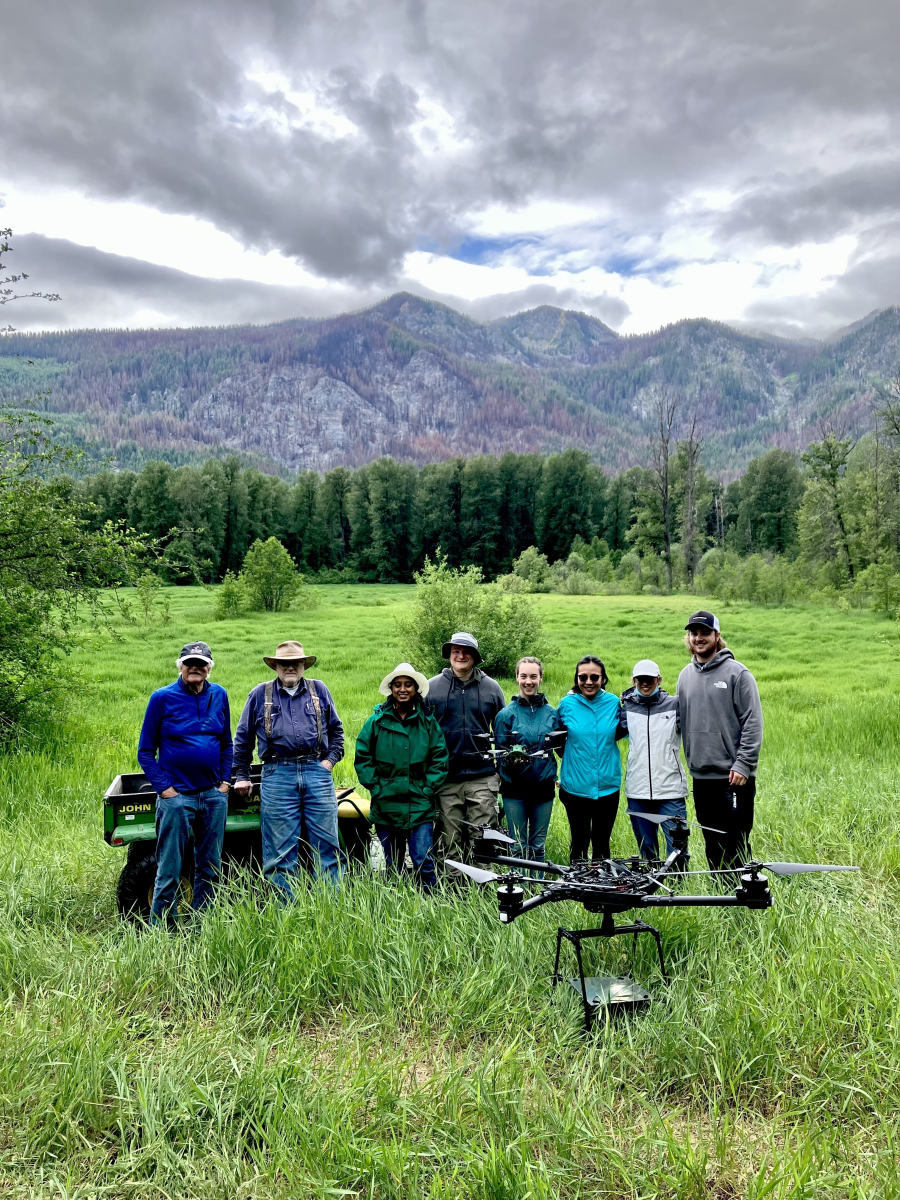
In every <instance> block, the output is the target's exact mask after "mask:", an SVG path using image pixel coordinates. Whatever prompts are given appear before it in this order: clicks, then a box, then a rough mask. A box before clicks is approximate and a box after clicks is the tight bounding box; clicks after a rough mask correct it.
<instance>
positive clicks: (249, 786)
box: [234, 779, 253, 796]
mask: <svg viewBox="0 0 900 1200" xmlns="http://www.w3.org/2000/svg"><path fill="white" fill-rule="evenodd" d="M234 790H235V791H236V792H237V794H238V795H239V796H249V795H250V793H251V792H252V791H253V780H252V779H239V780H238V781H237V782H236V783H235V785H234Z"/></svg>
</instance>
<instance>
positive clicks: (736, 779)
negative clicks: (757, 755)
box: [728, 769, 747, 787]
mask: <svg viewBox="0 0 900 1200" xmlns="http://www.w3.org/2000/svg"><path fill="white" fill-rule="evenodd" d="M728 782H729V783H730V784H731V786H732V787H743V785H744V784H745V783H746V782H747V776H746V775H742V774H741V773H740V771H735V770H733V769H732V770H731V771H729V772H728Z"/></svg>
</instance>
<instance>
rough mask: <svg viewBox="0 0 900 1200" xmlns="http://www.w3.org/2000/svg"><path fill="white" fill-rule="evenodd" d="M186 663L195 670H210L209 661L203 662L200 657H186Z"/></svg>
mask: <svg viewBox="0 0 900 1200" xmlns="http://www.w3.org/2000/svg"><path fill="white" fill-rule="evenodd" d="M184 665H185V666H186V667H190V668H191V670H194V671H208V670H209V663H206V662H201V661H200V659H199V658H186V659H185V660H184Z"/></svg>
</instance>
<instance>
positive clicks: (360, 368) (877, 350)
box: [0, 293, 900, 474]
mask: <svg viewBox="0 0 900 1200" xmlns="http://www.w3.org/2000/svg"><path fill="white" fill-rule="evenodd" d="M2 349H3V351H4V353H3V356H2V357H0V398H2V400H3V401H4V402H5V403H7V404H14V405H20V406H21V405H26V404H34V397H35V395H36V394H37V393H40V398H39V400H38V407H43V408H45V409H46V410H47V411H48V412H50V413H55V414H59V417H60V424H61V426H62V428H63V429H64V430H66V431H68V433H69V435H70V436H71V437H72V438H73V439H75V440H80V439H89V440H93V441H95V442H97V443H98V445H99V447H100V450H101V452H102V453H108V454H112V455H114V457H115V458H116V460H117V461H118V463H119V464H120V465H122V466H137V465H139V464H140V463H141V462H142V461H146V460H148V459H150V458H165V459H169V460H170V461H173V462H180V461H188V460H190V459H192V458H201V457H202V458H205V457H207V456H208V455H209V454H210V453H216V452H218V451H219V450H222V451H225V450H227V451H229V452H234V451H237V452H240V453H242V454H244V455H245V456H246V457H247V458H248V459H249V460H251V461H256V462H260V463H263V464H265V463H270V464H273V465H277V466H278V467H280V468H282V469H288V470H298V469H300V468H312V469H314V470H318V471H325V470H329V469H331V468H333V467H335V466H338V465H346V466H358V465H360V464H362V463H365V462H369V461H371V460H373V459H376V458H379V457H381V456H382V455H391V456H393V457H395V458H397V459H405V460H410V461H413V462H416V463H419V464H421V463H425V462H432V461H438V460H441V459H445V458H450V457H454V456H456V455H461V454H462V455H472V454H485V453H487V454H499V453H503V452H504V451H507V450H514V451H517V452H531V451H543V452H548V451H558V450H561V449H564V448H565V447H567V446H573V445H575V446H580V447H583V448H585V449H587V450H589V451H590V453H591V455H592V456H593V458H594V459H595V460H596V461H597V462H598V463H600V464H601V465H603V466H605V467H606V468H608V469H618V468H624V467H628V466H631V465H633V464H641V463H645V462H646V459H647V447H648V438H649V436H650V434H651V432H652V426H653V405H654V401H655V398H656V396H658V395H659V392H660V389H662V388H664V387H665V388H668V389H670V391H672V392H674V393H675V394H677V395H678V396H679V398H680V406H679V411H680V418H681V420H682V421H684V420H687V419H689V417H690V414H692V413H693V412H694V411H695V410H696V411H697V412H698V413H699V416H700V420H701V427H702V429H703V432H704V439H705V454H704V457H705V460H706V462H707V464H708V466H709V467H710V468H711V469H713V470H717V471H723V472H726V473H729V474H732V473H735V472H737V471H738V470H740V468H741V467H742V466H743V465H744V464H745V463H746V462H747V461H748V460H749V459H750V458H751V457H753V456H754V455H756V454H759V453H761V452H763V451H764V450H766V449H767V448H769V447H772V446H780V447H785V448H794V449H799V448H802V447H803V446H804V445H805V444H806V443H807V442H808V441H810V440H811V439H813V438H815V437H817V436H818V435H819V434H820V432H821V430H822V428H823V424H828V425H831V426H835V425H837V426H838V427H840V428H846V429H847V430H850V431H857V432H861V431H862V430H863V429H865V428H867V427H868V424H869V423H870V421H871V412H870V402H871V398H872V390H873V381H875V380H878V379H887V378H889V377H891V376H893V375H896V374H897V372H898V370H900V308H898V307H893V308H889V309H885V310H884V311H882V312H880V313H878V314H875V315H874V316H871V315H870V317H869V318H867V319H866V320H864V321H862V322H859V323H857V324H856V325H855V326H851V327H850V328H849V330H848V331H846V332H845V333H844V334H843V335H842V336H839V337H838V338H837V340H834V341H828V342H821V343H809V342H805V343H799V342H790V341H784V340H781V339H778V338H774V337H766V336H758V335H757V336H751V335H748V334H745V333H740V332H738V331H737V330H734V329H732V328H730V327H729V326H727V325H722V324H718V323H716V322H714V321H708V320H691V321H680V322H678V323H677V324H675V325H670V326H667V327H665V328H663V329H660V330H658V331H656V332H654V333H651V334H644V335H640V336H633V337H621V336H619V335H618V334H616V333H615V332H614V331H613V330H611V329H609V328H608V327H607V326H606V325H604V324H603V323H602V322H601V321H598V320H596V319H595V318H593V317H589V316H586V315H585V314H583V313H575V312H566V311H563V310H560V309H555V308H549V307H546V306H545V307H541V308H536V309H533V310H531V311H529V312H524V313H519V314H517V315H516V316H513V317H506V318H503V319H501V320H497V321H493V322H490V323H487V324H483V323H480V322H478V321H474V320H472V319H470V318H469V317H466V316H464V315H462V314H460V313H457V312H455V311H454V310H453V309H451V308H448V307H447V306H446V305H443V304H438V303H434V302H430V301H426V300H421V299H419V298H418V297H415V296H411V295H408V294H402V293H401V294H399V295H396V296H391V297H390V298H389V299H387V300H385V301H383V302H382V303H381V304H378V305H376V306H375V307H374V308H371V309H368V310H367V311H364V312H361V313H355V314H349V315H345V316H338V317H334V318H330V319H328V320H296V321H286V322H282V323H280V324H276V325H268V326H242V327H232V328H214V329H185V330H145V331H128V330H82V331H76V332H65V333H47V334H22V335H11V336H9V337H7V338H6V339H5V341H4V344H3V347H2Z"/></svg>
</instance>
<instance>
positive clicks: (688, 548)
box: [681, 408, 703, 587]
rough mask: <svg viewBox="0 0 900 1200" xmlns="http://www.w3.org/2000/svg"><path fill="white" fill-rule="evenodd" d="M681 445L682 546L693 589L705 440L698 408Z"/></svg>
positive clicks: (693, 414)
mask: <svg viewBox="0 0 900 1200" xmlns="http://www.w3.org/2000/svg"><path fill="white" fill-rule="evenodd" d="M681 445H682V446H683V447H684V511H683V513H682V521H681V534H682V541H681V544H682V547H683V549H684V562H685V566H686V567H687V573H688V582H689V583H690V585H691V587H693V586H694V573H695V571H696V570H697V548H696V547H697V473H698V470H699V467H700V451H701V449H702V448H703V438H702V437H701V434H700V431H699V429H698V428H697V410H696V408H695V409H694V411H693V413H692V414H691V427H690V430H689V431H688V436H687V438H686V439H685V440H684V442H682V443H681Z"/></svg>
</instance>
